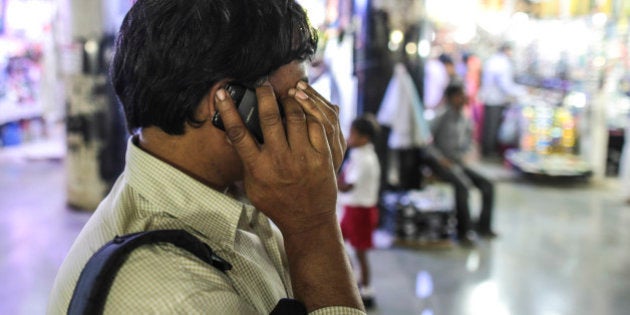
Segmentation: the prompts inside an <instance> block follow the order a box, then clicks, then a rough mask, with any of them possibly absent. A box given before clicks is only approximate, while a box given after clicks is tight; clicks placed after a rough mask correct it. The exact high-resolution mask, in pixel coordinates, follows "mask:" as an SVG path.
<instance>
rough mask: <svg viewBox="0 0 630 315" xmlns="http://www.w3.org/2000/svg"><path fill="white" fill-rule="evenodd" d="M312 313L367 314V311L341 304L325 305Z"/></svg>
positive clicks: (314, 314) (315, 314) (319, 314)
mask: <svg viewBox="0 0 630 315" xmlns="http://www.w3.org/2000/svg"><path fill="white" fill-rule="evenodd" d="M309 314H310V315H342V314H343V315H365V312H362V311H361V310H358V309H355V308H350V307H341V306H333V307H325V308H320V309H318V310H316V311H314V312H311V313H309Z"/></svg>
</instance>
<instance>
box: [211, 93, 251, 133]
mask: <svg viewBox="0 0 630 315" xmlns="http://www.w3.org/2000/svg"><path fill="white" fill-rule="evenodd" d="M225 90H226V91H227V92H228V93H230V96H231V97H232V99H233V100H234V103H235V104H236V108H237V109H238V112H239V114H240V115H241V118H242V119H243V122H244V123H245V126H247V129H248V130H249V131H250V132H251V133H252V134H253V135H254V137H255V138H256V140H257V141H258V142H259V143H263V135H262V129H260V120H259V119H258V99H257V98H256V91H254V90H253V89H251V88H248V87H246V86H244V85H241V84H238V83H230V84H227V85H226V86H225ZM212 124H213V125H214V126H215V127H217V128H219V129H221V130H225V126H224V125H223V120H221V115H220V114H219V112H218V111H217V112H216V113H215V114H214V116H213V117H212Z"/></svg>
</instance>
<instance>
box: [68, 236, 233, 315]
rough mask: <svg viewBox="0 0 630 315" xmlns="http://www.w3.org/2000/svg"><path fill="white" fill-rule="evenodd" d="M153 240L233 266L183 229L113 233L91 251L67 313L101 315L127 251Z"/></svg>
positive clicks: (212, 262) (210, 261)
mask: <svg viewBox="0 0 630 315" xmlns="http://www.w3.org/2000/svg"><path fill="white" fill-rule="evenodd" d="M154 243H170V244H173V245H175V246H177V247H180V248H183V249H185V250H187V251H189V252H190V253H192V254H194V255H195V256H197V257H198V258H199V259H201V260H203V261H205V262H207V263H208V264H210V265H212V266H214V267H216V268H217V269H219V270H221V271H222V272H225V271H227V270H230V269H232V265H230V263H228V262H227V261H225V260H224V259H223V258H221V257H219V256H217V255H216V254H214V253H213V252H212V249H211V248H210V247H209V246H208V245H206V244H205V243H203V242H202V241H200V240H199V239H197V238H196V237H195V236H193V235H191V234H190V233H188V232H186V231H184V230H157V231H148V232H140V233H134V234H128V235H123V236H116V237H115V238H114V239H113V240H112V241H111V242H109V243H107V244H105V245H103V247H101V248H100V249H99V250H98V251H97V252H96V253H94V255H93V256H92V257H91V258H90V260H89V261H88V262H87V264H86V265H85V267H84V268H83V271H81V275H80V276H79V280H78V282H77V285H76V287H75V288H74V293H73V295H72V299H71V300H70V305H69V306H68V314H71V315H74V314H102V313H103V308H104V306H105V301H106V300H107V295H108V294H109V289H110V287H111V285H112V283H113V281H114V278H115V277H116V273H117V272H118V269H119V268H120V266H121V265H122V264H123V263H124V261H125V260H126V258H127V256H128V255H129V253H131V252H132V251H133V250H134V249H136V248H138V247H140V246H142V245H145V244H154Z"/></svg>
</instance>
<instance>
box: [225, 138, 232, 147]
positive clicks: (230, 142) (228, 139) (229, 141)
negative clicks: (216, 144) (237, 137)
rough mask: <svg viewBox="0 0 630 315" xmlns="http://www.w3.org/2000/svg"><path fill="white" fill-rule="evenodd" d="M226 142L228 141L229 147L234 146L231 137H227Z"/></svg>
mask: <svg viewBox="0 0 630 315" xmlns="http://www.w3.org/2000/svg"><path fill="white" fill-rule="evenodd" d="M225 141H226V142H227V143H228V144H229V145H232V141H231V140H230V138H229V137H225Z"/></svg>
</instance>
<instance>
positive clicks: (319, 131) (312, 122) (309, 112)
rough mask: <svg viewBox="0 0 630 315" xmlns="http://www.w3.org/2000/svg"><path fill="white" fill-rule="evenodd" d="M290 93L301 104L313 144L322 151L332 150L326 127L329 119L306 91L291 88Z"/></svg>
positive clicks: (309, 137) (300, 108)
mask: <svg viewBox="0 0 630 315" xmlns="http://www.w3.org/2000/svg"><path fill="white" fill-rule="evenodd" d="M289 95H290V96H293V99H295V100H296V101H297V104H299V106H300V107H299V108H298V109H299V110H300V111H302V112H303V115H305V116H304V117H305V119H306V126H307V127H308V140H309V141H310V143H311V145H312V146H313V147H314V148H315V150H317V151H318V152H320V153H322V152H326V151H328V150H330V148H329V147H328V138H327V135H326V129H325V127H324V126H325V125H326V124H329V122H328V119H327V118H326V117H325V115H324V114H323V113H322V111H321V110H320V109H319V108H318V107H317V105H315V104H313V100H311V99H310V98H309V97H308V95H306V93H304V91H300V90H296V89H291V90H289ZM287 103H290V102H287ZM287 124H288V116H287ZM302 126H304V120H302Z"/></svg>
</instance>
